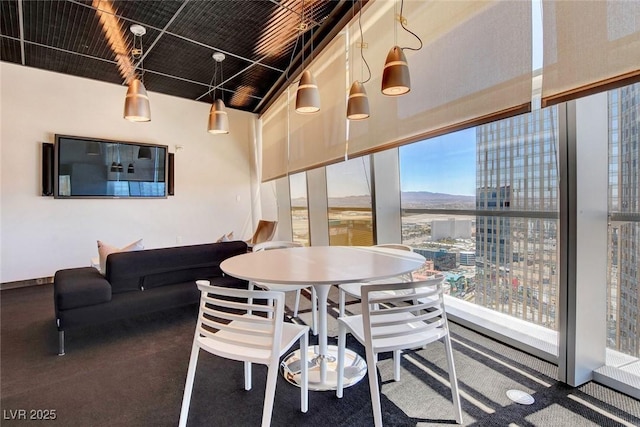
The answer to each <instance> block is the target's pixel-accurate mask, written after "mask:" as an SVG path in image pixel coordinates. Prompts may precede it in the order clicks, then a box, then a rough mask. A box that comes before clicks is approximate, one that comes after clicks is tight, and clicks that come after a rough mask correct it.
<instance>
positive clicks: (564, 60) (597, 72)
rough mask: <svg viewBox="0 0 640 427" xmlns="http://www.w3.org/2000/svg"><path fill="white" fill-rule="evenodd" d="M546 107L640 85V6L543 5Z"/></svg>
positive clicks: (615, 3)
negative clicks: (631, 85)
mask: <svg viewBox="0 0 640 427" xmlns="http://www.w3.org/2000/svg"><path fill="white" fill-rule="evenodd" d="M542 12H543V32H544V53H543V61H544V63H543V81H542V103H543V106H545V105H552V104H557V103H559V102H563V101H567V100H570V99H574V98H578V97H580V96H585V95H589V94H592V93H596V92H600V91H603V90H608V89H613V88H615V87H620V86H624V85H627V84H630V83H633V82H635V81H640V2H637V1H544V2H543V10H542Z"/></svg>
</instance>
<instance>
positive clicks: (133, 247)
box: [98, 239, 144, 274]
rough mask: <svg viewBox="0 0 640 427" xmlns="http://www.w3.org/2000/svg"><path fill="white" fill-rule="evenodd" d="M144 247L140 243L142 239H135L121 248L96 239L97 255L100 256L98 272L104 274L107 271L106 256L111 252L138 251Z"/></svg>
mask: <svg viewBox="0 0 640 427" xmlns="http://www.w3.org/2000/svg"><path fill="white" fill-rule="evenodd" d="M142 249H144V245H143V244H142V239H140V240H136V241H135V242H131V243H129V244H128V245H127V246H124V247H122V248H116V247H115V246H111V245H109V244H107V243H104V242H103V241H101V240H98V257H99V258H100V272H101V273H102V274H105V273H106V272H107V256H109V254H113V253H116V252H131V251H139V250H142Z"/></svg>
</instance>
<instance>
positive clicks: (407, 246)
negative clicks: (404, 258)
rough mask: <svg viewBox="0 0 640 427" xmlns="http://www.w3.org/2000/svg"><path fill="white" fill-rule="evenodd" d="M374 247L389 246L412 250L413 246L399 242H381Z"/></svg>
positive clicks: (390, 247)
mask: <svg viewBox="0 0 640 427" xmlns="http://www.w3.org/2000/svg"><path fill="white" fill-rule="evenodd" d="M375 247H376V248H389V249H399V250H401V251H407V252H413V248H412V247H411V246H409V245H403V244H401V243H381V244H379V245H376V246H375Z"/></svg>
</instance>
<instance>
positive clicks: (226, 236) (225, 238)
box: [216, 231, 233, 243]
mask: <svg viewBox="0 0 640 427" xmlns="http://www.w3.org/2000/svg"><path fill="white" fill-rule="evenodd" d="M232 240H233V231H231V232H229V234H223V235H222V237H220V238H219V239H218V240H216V243H220V242H230V241H232Z"/></svg>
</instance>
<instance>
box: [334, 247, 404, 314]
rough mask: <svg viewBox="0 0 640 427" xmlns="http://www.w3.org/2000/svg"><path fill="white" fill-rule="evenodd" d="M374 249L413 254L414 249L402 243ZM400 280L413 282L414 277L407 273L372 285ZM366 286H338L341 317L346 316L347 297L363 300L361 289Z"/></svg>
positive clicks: (354, 284)
mask: <svg viewBox="0 0 640 427" xmlns="http://www.w3.org/2000/svg"><path fill="white" fill-rule="evenodd" d="M374 248H388V249H399V250H401V251H407V252H413V248H412V247H411V246H408V245H403V244H400V243H385V244H380V245H375V246H374ZM398 280H401V281H403V282H411V281H413V276H412V275H411V273H407V274H405V275H402V276H400V277H397V278H390V279H384V280H376V281H374V282H370V283H375V284H383V283H391V282H396V281H398ZM366 284H367V283H343V284H341V285H339V286H338V292H339V293H338V298H339V299H338V309H339V313H340V316H344V314H345V306H346V300H347V295H349V296H350V297H353V298H356V299H362V294H361V290H360V289H361V288H362V286H363V285H366Z"/></svg>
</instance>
